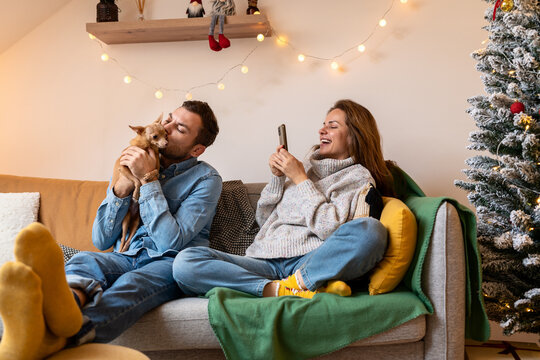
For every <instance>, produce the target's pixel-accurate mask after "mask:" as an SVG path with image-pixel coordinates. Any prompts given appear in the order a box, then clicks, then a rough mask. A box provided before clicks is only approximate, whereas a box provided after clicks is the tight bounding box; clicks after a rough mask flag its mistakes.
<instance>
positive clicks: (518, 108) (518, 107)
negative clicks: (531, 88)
mask: <svg viewBox="0 0 540 360" xmlns="http://www.w3.org/2000/svg"><path fill="white" fill-rule="evenodd" d="M524 110H525V105H523V103H521V102H519V101H516V102H515V103H513V104H512V105H510V111H511V112H512V114H519V113H520V112H523V111H524Z"/></svg>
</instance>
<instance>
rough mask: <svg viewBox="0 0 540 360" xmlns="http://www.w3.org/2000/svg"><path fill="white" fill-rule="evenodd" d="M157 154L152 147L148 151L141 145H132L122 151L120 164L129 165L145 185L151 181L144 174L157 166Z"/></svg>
mask: <svg viewBox="0 0 540 360" xmlns="http://www.w3.org/2000/svg"><path fill="white" fill-rule="evenodd" d="M156 156H157V154H156V153H155V152H154V150H152V149H148V152H146V151H145V150H143V149H141V148H140V147H137V146H130V147H128V148H127V149H125V150H124V151H123V152H122V155H121V156H120V165H124V166H127V167H128V168H129V170H130V171H131V173H132V174H133V176H135V177H136V178H137V179H139V181H140V182H141V183H142V184H143V185H144V184H146V183H147V182H149V181H147V180H145V179H144V175H146V174H148V173H149V172H151V171H152V170H155V168H156ZM150 181H151V180H150Z"/></svg>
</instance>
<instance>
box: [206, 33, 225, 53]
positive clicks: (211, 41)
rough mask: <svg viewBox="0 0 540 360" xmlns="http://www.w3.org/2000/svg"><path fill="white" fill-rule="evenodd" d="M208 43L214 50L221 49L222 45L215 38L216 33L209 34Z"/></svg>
mask: <svg viewBox="0 0 540 360" xmlns="http://www.w3.org/2000/svg"><path fill="white" fill-rule="evenodd" d="M208 45H210V49H212V50H214V51H220V50H221V46H220V45H219V43H218V42H217V41H216V39H214V35H208ZM229 45H230V44H229Z"/></svg>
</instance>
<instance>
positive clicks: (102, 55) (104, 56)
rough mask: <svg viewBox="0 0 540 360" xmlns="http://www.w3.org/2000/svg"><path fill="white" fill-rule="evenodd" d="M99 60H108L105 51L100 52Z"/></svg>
mask: <svg viewBox="0 0 540 360" xmlns="http://www.w3.org/2000/svg"><path fill="white" fill-rule="evenodd" d="M101 60H103V61H109V55H107V54H106V53H103V54H101Z"/></svg>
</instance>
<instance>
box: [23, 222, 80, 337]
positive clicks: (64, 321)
mask: <svg viewBox="0 0 540 360" xmlns="http://www.w3.org/2000/svg"><path fill="white" fill-rule="evenodd" d="M14 252H15V259H17V260H18V261H20V262H22V263H24V264H26V265H28V266H30V267H31V268H32V270H33V271H34V272H35V273H36V274H37V275H38V276H39V277H40V278H41V283H42V284H41V288H42V291H43V316H44V317H45V323H46V324H47V326H48V328H49V329H50V330H51V332H52V333H53V334H54V335H57V336H60V337H70V336H72V335H75V334H76V333H77V331H79V330H80V328H81V326H82V314H81V310H80V309H79V306H78V305H77V303H76V301H75V298H74V297H73V293H72V292H71V290H70V288H69V286H68V284H67V280H66V273H65V271H64V258H63V255H62V249H60V247H59V246H58V244H57V243H56V241H55V240H54V239H53V237H52V235H51V233H50V232H49V231H48V230H47V228H46V227H45V226H43V225H42V224H40V223H32V224H30V225H28V226H27V227H25V228H24V229H23V230H21V232H20V233H19V234H18V235H17V237H16V238H15V250H14Z"/></svg>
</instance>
